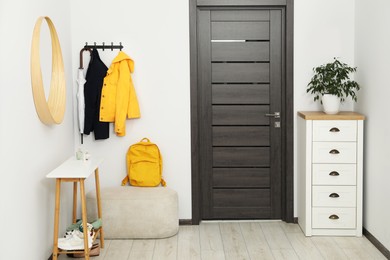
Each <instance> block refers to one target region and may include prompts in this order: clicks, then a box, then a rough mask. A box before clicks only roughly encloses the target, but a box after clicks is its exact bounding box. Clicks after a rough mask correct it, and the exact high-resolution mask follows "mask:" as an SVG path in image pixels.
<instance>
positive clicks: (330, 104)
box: [322, 94, 340, 115]
mask: <svg viewBox="0 0 390 260" xmlns="http://www.w3.org/2000/svg"><path fill="white" fill-rule="evenodd" d="M322 106H323V108H324V112H325V113H326V114H330V115H334V114H337V113H338V112H339V111H340V98H339V97H338V96H336V95H331V94H323V95H322Z"/></svg>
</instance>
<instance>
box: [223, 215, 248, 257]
mask: <svg viewBox="0 0 390 260" xmlns="http://www.w3.org/2000/svg"><path fill="white" fill-rule="evenodd" d="M219 228H220V230H221V236H222V243H223V248H224V252H225V258H226V259H232V260H237V259H250V257H249V254H248V250H247V248H246V244H245V240H244V237H243V236H242V233H241V229H240V224H239V223H238V222H231V223H227V222H223V223H220V224H219Z"/></svg>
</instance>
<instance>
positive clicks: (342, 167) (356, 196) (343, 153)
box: [297, 112, 364, 236]
mask: <svg viewBox="0 0 390 260" xmlns="http://www.w3.org/2000/svg"><path fill="white" fill-rule="evenodd" d="M298 115H299V117H298V129H297V130H298V131H297V132H298V153H297V159H298V174H297V178H298V183H297V184H298V185H297V186H298V224H299V225H300V227H301V228H302V230H303V232H304V233H305V235H306V236H313V235H328V236H362V187H363V120H364V116H363V115H361V114H358V113H354V112H340V113H339V114H337V115H327V114H324V113H323V112H299V113H298Z"/></svg>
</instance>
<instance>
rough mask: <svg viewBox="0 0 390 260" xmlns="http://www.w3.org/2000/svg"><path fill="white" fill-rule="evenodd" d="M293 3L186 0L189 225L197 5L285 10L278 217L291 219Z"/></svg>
mask: <svg viewBox="0 0 390 260" xmlns="http://www.w3.org/2000/svg"><path fill="white" fill-rule="evenodd" d="M293 5H294V0H189V18H190V24H189V25H190V94H191V99H190V100H191V155H192V160H191V188H192V221H191V222H192V224H195V225H197V224H199V222H200V221H201V216H202V212H201V210H202V204H201V203H202V199H201V195H202V194H201V187H200V185H201V182H200V172H199V160H200V156H199V155H200V154H199V152H200V151H199V140H200V138H201V137H200V136H199V121H200V120H201V118H199V104H200V102H199V90H198V69H197V68H198V62H197V59H198V45H197V40H198V39H197V8H198V7H220V6H221V7H246V6H252V7H267V6H269V7H283V8H284V9H285V15H286V17H285V21H286V23H285V25H284V26H285V35H284V37H285V49H284V53H285V67H284V71H285V73H284V75H285V78H284V81H285V84H284V89H283V90H282V111H281V114H282V120H281V123H282V126H283V125H284V127H282V183H281V184H282V214H281V216H282V217H281V219H282V220H284V221H286V222H288V223H292V222H294V103H293V96H294V95H293V93H294V85H293V64H294V61H293Z"/></svg>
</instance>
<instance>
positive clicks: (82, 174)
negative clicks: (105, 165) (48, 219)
mask: <svg viewBox="0 0 390 260" xmlns="http://www.w3.org/2000/svg"><path fill="white" fill-rule="evenodd" d="M102 161H103V160H102V159H101V158H96V157H91V158H90V159H89V160H88V161H86V162H84V161H83V160H76V158H75V157H74V156H73V157H71V158H69V159H68V160H66V161H65V162H64V163H62V164H61V165H60V166H58V167H57V168H55V169H54V170H53V171H51V172H50V173H49V174H48V175H46V178H52V179H56V199H55V212H54V245H53V260H56V259H58V255H59V254H67V253H69V251H66V250H61V249H59V248H58V224H59V215H60V194H61V192H60V191H61V182H73V223H75V222H76V215H77V183H78V182H79V183H80V196H81V211H82V214H81V215H82V221H83V226H84V227H86V226H87V208H86V199H85V189H84V180H85V179H87V178H88V177H89V176H90V175H91V173H93V172H95V183H96V196H97V209H98V217H99V218H102V209H101V202H100V182H99V170H98V167H99V165H100V164H101V163H102ZM98 233H100V245H101V247H102V248H103V247H104V235H103V225H102V227H101V228H100V229H99V230H97V232H96V235H95V237H94V239H96V237H97V235H98ZM89 251H90V250H89V248H88V235H87V232H84V250H78V251H74V250H72V253H76V254H77V253H84V254H85V259H87V260H88V259H89Z"/></svg>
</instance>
